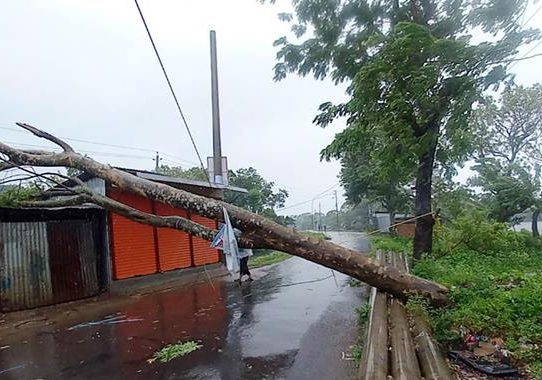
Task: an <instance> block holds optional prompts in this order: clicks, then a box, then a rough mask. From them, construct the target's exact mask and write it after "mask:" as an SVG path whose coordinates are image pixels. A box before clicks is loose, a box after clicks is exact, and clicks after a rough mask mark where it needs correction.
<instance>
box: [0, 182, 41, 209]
mask: <svg viewBox="0 0 542 380" xmlns="http://www.w3.org/2000/svg"><path fill="white" fill-rule="evenodd" d="M39 193H40V189H39V188H38V187H36V186H6V187H5V188H3V189H1V190H0V207H17V206H18V205H19V202H22V201H25V200H29V199H31V198H32V197H34V196H36V195H38V194H39Z"/></svg>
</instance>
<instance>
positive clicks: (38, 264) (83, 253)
mask: <svg viewBox="0 0 542 380" xmlns="http://www.w3.org/2000/svg"><path fill="white" fill-rule="evenodd" d="M103 217H104V213H103V212H101V211H99V210H96V209H94V210H90V209H87V210H84V209H79V210H78V211H73V210H72V211H69V210H66V209H64V210H55V211H49V210H16V209H11V210H7V209H2V216H1V217H0V310H2V311H12V310H22V309H27V308H32V307H37V306H44V305H50V304H55V303H60V302H66V301H72V300H76V299H80V298H85V297H90V296H93V295H96V294H98V293H99V292H100V290H102V289H105V288H106V287H107V283H106V282H107V278H106V276H105V275H104V270H103V269H104V268H101V267H100V266H101V265H102V264H103V263H104V260H102V259H101V256H103V255H104V254H105V252H104V250H103V231H101V230H100V228H101V227H100V226H101V223H100V222H99V218H103Z"/></svg>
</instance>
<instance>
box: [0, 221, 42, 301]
mask: <svg viewBox="0 0 542 380" xmlns="http://www.w3.org/2000/svg"><path fill="white" fill-rule="evenodd" d="M0 240H1V243H2V244H0V249H1V252H0V305H1V308H2V310H4V311H6V310H18V309H24V308H25V307H28V308H30V307H35V306H40V305H47V304H50V303H53V289H52V287H51V275H50V273H51V272H50V268H49V244H48V242H47V223H45V222H34V223H32V222H30V223H24V222H23V223H0Z"/></svg>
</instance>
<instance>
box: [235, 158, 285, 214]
mask: <svg viewBox="0 0 542 380" xmlns="http://www.w3.org/2000/svg"><path fill="white" fill-rule="evenodd" d="M228 177H229V183H230V184H231V185H233V186H238V187H241V188H243V189H247V190H248V193H246V194H243V193H237V192H231V191H226V194H225V201H226V202H228V203H231V204H234V205H237V206H240V207H243V208H245V209H247V210H249V211H252V212H254V213H256V214H260V215H263V216H266V217H268V218H270V219H273V220H275V221H278V222H280V223H281V224H289V223H291V222H292V220H291V219H288V218H286V217H280V216H278V215H277V214H276V213H275V209H277V208H280V207H284V203H285V202H286V199H287V198H288V192H287V191H286V190H284V189H275V183H274V182H272V181H267V180H266V179H265V178H263V177H262V176H261V175H260V174H259V173H258V171H257V170H256V169H254V168H252V167H248V168H241V169H238V170H236V171H233V170H230V171H229V173H228Z"/></svg>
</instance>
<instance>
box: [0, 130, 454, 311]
mask: <svg viewBox="0 0 542 380" xmlns="http://www.w3.org/2000/svg"><path fill="white" fill-rule="evenodd" d="M17 125H19V126H20V127H22V128H24V129H26V130H27V131H30V132H31V133H33V134H34V135H35V136H38V137H40V138H44V139H47V140H49V141H51V142H53V143H55V144H56V145H58V146H60V147H61V148H62V150H63V151H62V152H61V153H55V152H47V151H36V150H23V149H15V148H12V147H11V146H9V145H6V144H4V143H2V142H0V160H1V162H0V171H2V170H6V169H12V168H19V169H21V170H28V169H25V168H26V167H67V168H75V169H79V170H82V171H85V172H88V173H91V174H93V175H95V176H96V177H99V178H102V179H103V180H105V181H106V182H107V183H109V184H111V185H113V186H116V187H118V188H120V189H122V190H124V191H128V192H131V193H134V194H137V195H140V196H143V197H145V198H148V199H152V200H155V201H158V202H162V203H165V204H168V205H170V206H172V207H178V208H182V209H185V210H188V211H190V212H193V213H196V214H199V215H202V216H206V217H208V218H212V219H215V220H223V210H224V209H226V210H227V211H228V213H229V215H230V219H231V221H232V223H233V224H234V226H237V227H239V228H240V229H241V230H242V231H243V236H242V238H241V239H240V245H241V246H244V247H250V248H268V249H276V250H280V251H284V252H288V253H291V254H293V255H295V256H299V257H302V258H304V259H307V260H309V261H312V262H315V263H317V264H321V265H323V266H326V267H328V268H331V269H334V270H337V271H339V272H342V273H345V274H347V275H349V276H352V277H354V278H356V279H359V280H361V281H364V282H366V283H367V284H369V285H372V286H375V287H377V288H379V289H381V290H382V291H385V292H388V293H390V294H392V295H394V296H396V297H399V298H401V299H405V298H407V297H409V296H410V295H413V294H415V295H420V296H423V297H426V298H427V299H429V300H430V301H431V302H432V303H433V304H436V305H442V304H445V303H447V302H448V297H447V293H448V291H447V289H446V288H445V287H443V286H441V285H439V284H436V283H433V282H431V281H427V280H425V279H422V278H419V277H416V276H413V275H410V274H407V273H403V272H401V271H398V270H397V269H394V268H391V267H386V266H381V265H380V264H378V263H377V262H376V261H374V260H372V259H371V258H369V257H367V256H365V255H363V254H360V253H359V252H356V251H353V250H350V249H348V248H344V247H341V246H339V245H336V244H333V243H331V242H329V241H325V240H319V239H315V238H310V237H307V236H304V235H302V234H300V233H298V232H297V231H296V230H294V229H292V228H287V227H285V226H282V225H280V224H277V223H275V222H273V221H271V220H269V219H266V218H264V217H262V216H260V215H257V214H254V213H252V212H250V211H248V210H245V209H242V208H240V207H237V206H234V205H231V204H229V203H226V202H223V201H219V200H215V199H210V198H206V197H203V196H200V195H195V194H192V193H189V192H187V191H184V190H180V189H176V188H174V187H171V186H168V185H165V184H161V183H156V182H152V181H149V180H146V179H143V178H139V177H136V176H134V175H131V174H129V173H127V172H125V171H122V170H119V169H115V168H112V167H111V166H109V165H105V164H102V163H99V162H97V161H94V160H93V159H91V158H89V157H85V156H83V155H81V154H79V153H77V152H76V151H74V149H73V148H72V147H71V146H70V145H68V144H67V143H65V142H64V141H62V140H60V139H59V138H57V137H55V136H52V135H50V134H49V133H47V132H44V131H42V130H39V129H37V128H35V127H32V126H30V125H28V124H24V123H17ZM2 156H3V157H2ZM63 190H64V192H65V195H66V196H65V197H62V198H56V199H50V200H41V201H31V202H27V203H26V204H25V205H26V206H34V207H36V206H38V207H39V206H66V205H75V204H81V203H94V204H97V205H99V206H101V207H103V208H105V209H107V210H109V211H111V212H115V213H118V214H120V215H123V216H125V217H127V218H130V219H132V220H135V221H138V222H140V223H145V224H150V225H153V226H157V227H169V228H175V229H179V230H182V231H186V232H188V233H190V234H193V235H195V236H198V237H201V238H204V239H207V240H212V239H213V237H214V235H215V233H216V231H214V230H212V229H209V228H207V227H204V226H202V225H199V224H197V223H194V222H192V221H190V220H188V219H185V218H182V217H179V216H157V215H153V214H149V213H145V212H142V211H139V210H136V209H134V208H131V207H129V206H127V205H125V204H123V203H120V202H117V201H114V200H112V199H110V198H107V197H106V196H102V195H100V194H97V193H95V192H93V191H92V190H90V189H89V188H88V187H86V186H85V184H84V183H83V182H81V181H79V183H78V185H77V186H74V187H68V186H65V187H64V188H63Z"/></svg>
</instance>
